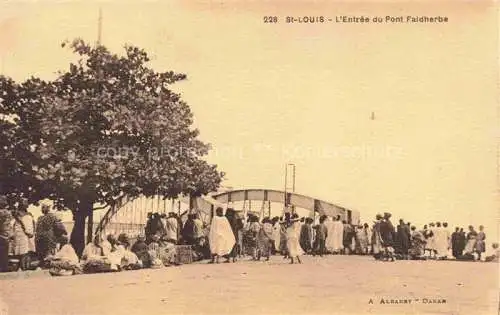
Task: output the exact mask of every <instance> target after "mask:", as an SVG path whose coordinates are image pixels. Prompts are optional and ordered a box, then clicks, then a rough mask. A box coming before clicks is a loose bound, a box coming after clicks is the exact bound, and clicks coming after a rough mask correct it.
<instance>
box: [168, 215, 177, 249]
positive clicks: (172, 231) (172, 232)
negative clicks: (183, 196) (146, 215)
mask: <svg viewBox="0 0 500 315" xmlns="http://www.w3.org/2000/svg"><path fill="white" fill-rule="evenodd" d="M178 224H179V222H177V218H176V217H175V213H173V212H170V213H169V214H168V218H167V220H166V225H165V235H166V241H167V242H169V243H172V244H174V245H176V244H177V237H178V236H179V235H178V230H179V226H178Z"/></svg>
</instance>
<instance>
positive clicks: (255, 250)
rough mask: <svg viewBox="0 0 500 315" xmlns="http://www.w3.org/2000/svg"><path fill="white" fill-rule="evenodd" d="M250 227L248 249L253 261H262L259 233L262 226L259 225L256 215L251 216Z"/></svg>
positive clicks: (249, 219)
mask: <svg viewBox="0 0 500 315" xmlns="http://www.w3.org/2000/svg"><path fill="white" fill-rule="evenodd" d="M248 221H249V222H250V225H249V226H248V247H249V249H250V252H251V254H252V259H253V260H260V256H261V251H260V247H261V246H260V242H259V233H260V230H261V229H262V226H261V225H260V223H259V218H257V216H255V215H251V216H250V217H249V218H248Z"/></svg>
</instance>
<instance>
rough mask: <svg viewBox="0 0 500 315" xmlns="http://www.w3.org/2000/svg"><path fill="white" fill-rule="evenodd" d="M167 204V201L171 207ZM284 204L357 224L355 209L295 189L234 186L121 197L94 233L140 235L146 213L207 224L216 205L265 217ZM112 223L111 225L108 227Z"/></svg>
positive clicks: (310, 213) (315, 214) (314, 214)
mask: <svg viewBox="0 0 500 315" xmlns="http://www.w3.org/2000/svg"><path fill="white" fill-rule="evenodd" d="M238 202H239V203H243V206H242V207H241V206H240V207H238V206H237V205H236V204H235V203H238ZM252 202H254V205H255V202H257V203H259V202H260V208H257V209H256V208H255V207H254V209H252ZM168 203H170V207H169V206H168ZM273 203H278V204H280V205H279V206H278V207H275V208H274V209H278V211H274V212H273V211H272V204H273ZM285 205H287V206H288V207H291V208H292V209H295V208H299V209H305V210H308V211H309V215H310V216H311V217H316V216H317V215H328V216H337V215H340V217H341V219H342V220H346V221H347V222H350V223H353V224H358V223H359V219H360V214H359V212H358V211H355V210H352V209H347V208H344V207H342V206H339V205H336V204H334V203H331V202H327V201H324V200H321V199H317V198H314V197H310V196H306V195H301V194H298V193H294V192H284V191H281V190H274V189H237V190H229V191H225V192H214V193H211V194H209V195H207V196H201V197H186V196H183V197H180V198H179V199H176V200H166V199H162V197H160V196H154V197H150V198H146V197H137V198H129V197H127V196H123V197H121V198H119V199H118V200H117V201H116V202H115V204H114V205H113V206H112V207H110V208H109V209H108V210H107V211H106V212H105V213H104V215H103V216H102V217H101V220H100V222H99V223H98V225H97V227H96V229H95V233H96V235H101V236H102V235H106V234H107V233H108V232H112V233H121V232H126V233H129V234H133V235H134V234H139V233H141V232H143V231H144V225H145V223H146V220H147V213H148V212H158V213H167V212H176V213H178V214H179V215H180V216H181V217H183V219H185V217H186V215H187V214H188V213H198V214H199V215H200V218H201V219H202V220H203V221H204V222H205V223H207V224H209V223H210V220H211V218H212V216H213V215H214V211H215V208H217V207H222V208H224V209H227V208H234V209H235V210H237V211H242V212H244V213H247V212H254V213H255V214H257V215H259V216H260V217H261V218H262V217H265V216H270V217H271V216H281V215H282V214H283V212H284V209H285ZM169 208H170V209H169ZM113 226H114V228H111V227H113Z"/></svg>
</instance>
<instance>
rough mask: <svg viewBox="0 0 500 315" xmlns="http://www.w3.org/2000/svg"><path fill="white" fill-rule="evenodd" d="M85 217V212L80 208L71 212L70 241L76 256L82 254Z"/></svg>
mask: <svg viewBox="0 0 500 315" xmlns="http://www.w3.org/2000/svg"><path fill="white" fill-rule="evenodd" d="M85 218H86V213H84V212H83V211H81V210H80V209H78V210H76V211H75V212H74V213H73V221H74V224H73V230H72V231H71V237H70V243H71V245H72V246H73V248H74V249H75V252H76V254H77V255H78V257H81V256H82V253H83V249H84V248H85Z"/></svg>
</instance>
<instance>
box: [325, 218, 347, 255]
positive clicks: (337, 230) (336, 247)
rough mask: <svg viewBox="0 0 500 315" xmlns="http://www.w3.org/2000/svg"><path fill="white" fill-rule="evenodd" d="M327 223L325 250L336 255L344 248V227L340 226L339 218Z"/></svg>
mask: <svg viewBox="0 0 500 315" xmlns="http://www.w3.org/2000/svg"><path fill="white" fill-rule="evenodd" d="M328 221H329V222H328V223H327V229H328V237H327V238H326V249H327V250H328V251H330V252H332V253H334V254H337V253H340V252H341V251H342V249H343V248H344V225H343V224H342V221H340V216H337V217H336V218H335V220H333V221H332V219H331V218H329V220H328Z"/></svg>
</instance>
